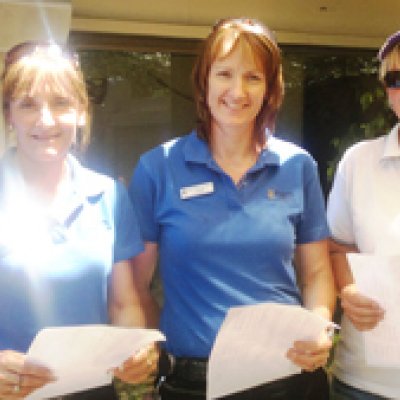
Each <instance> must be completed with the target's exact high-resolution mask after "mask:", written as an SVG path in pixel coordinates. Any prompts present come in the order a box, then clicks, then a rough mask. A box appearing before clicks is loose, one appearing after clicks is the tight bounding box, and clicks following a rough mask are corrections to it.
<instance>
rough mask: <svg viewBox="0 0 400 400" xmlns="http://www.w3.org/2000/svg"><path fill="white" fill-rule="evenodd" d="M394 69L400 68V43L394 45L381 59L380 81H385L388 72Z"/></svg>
mask: <svg viewBox="0 0 400 400" xmlns="http://www.w3.org/2000/svg"><path fill="white" fill-rule="evenodd" d="M393 70H400V43H399V44H397V45H396V46H394V47H393V49H392V50H390V51H389V53H388V54H387V55H386V56H385V57H384V58H383V60H382V61H381V64H380V66H379V79H380V81H381V82H383V78H384V77H385V75H386V73H387V72H388V71H393Z"/></svg>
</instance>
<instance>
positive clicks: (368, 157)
mask: <svg viewBox="0 0 400 400" xmlns="http://www.w3.org/2000/svg"><path fill="white" fill-rule="evenodd" d="M378 59H379V61H380V68H379V78H380V80H381V81H382V83H383V85H384V88H385V91H386V96H387V99H388V103H389V106H390V107H391V108H392V110H393V112H394V113H395V114H396V116H397V117H398V118H400V31H399V32H396V33H394V34H393V35H391V36H389V37H388V38H387V40H386V41H385V43H384V44H383V45H382V47H381V49H380V50H379V53H378ZM399 143H400V124H399V123H397V124H396V125H395V126H394V127H393V128H392V130H391V131H390V132H389V133H388V134H387V135H385V136H382V137H379V138H376V139H372V140H366V141H362V142H360V143H357V144H355V145H354V146H352V147H351V148H350V149H348V150H347V151H346V153H345V154H344V156H343V158H342V160H341V161H340V163H339V165H338V168H337V171H336V175H335V179H334V183H333V186H332V190H331V193H330V196H329V201H328V221H329V225H330V228H331V232H332V237H333V241H332V264H333V270H334V275H335V280H336V285H337V289H338V292H339V295H340V298H341V304H342V308H343V311H344V315H343V318H342V329H341V334H340V336H341V340H340V342H339V343H338V346H337V349H336V350H335V361H334V366H333V374H334V379H333V385H332V388H333V399H335V400H378V399H400V379H399V378H400V368H398V367H390V366H387V367H382V366H373V365H368V364H367V363H366V358H365V349H364V345H363V342H364V339H363V332H365V331H369V330H371V329H374V328H375V327H376V326H377V325H378V324H379V322H380V321H381V320H382V319H383V318H385V311H384V310H383V308H382V307H381V305H380V304H378V303H377V302H376V301H374V300H373V299H371V298H369V297H367V296H364V295H361V294H360V293H359V292H358V291H357V288H356V286H355V284H354V280H353V276H352V273H351V270H350V267H349V264H348V262H347V259H346V254H345V253H346V252H360V253H370V254H373V253H377V254H383V255H390V254H399V248H400V185H399V182H400V145H399ZM376 267H377V268H379V265H377V266H376ZM377 285H379V282H377Z"/></svg>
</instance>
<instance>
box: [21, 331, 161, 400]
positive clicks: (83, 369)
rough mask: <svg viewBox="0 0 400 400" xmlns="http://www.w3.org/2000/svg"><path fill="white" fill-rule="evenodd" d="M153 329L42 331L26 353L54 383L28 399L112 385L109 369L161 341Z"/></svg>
mask: <svg viewBox="0 0 400 400" xmlns="http://www.w3.org/2000/svg"><path fill="white" fill-rule="evenodd" d="M164 339H165V338H164V336H163V334H162V333H161V332H159V331H157V330H152V329H141V328H122V327H115V326H108V325H85V326H71V327H55V328H45V329H43V330H41V331H40V332H39V333H38V334H37V335H36V337H35V339H34V340H33V342H32V344H31V346H30V348H29V351H28V353H27V357H28V359H31V360H35V361H37V362H40V363H41V364H43V365H45V366H47V367H48V368H50V369H51V370H52V371H53V373H54V375H55V376H56V377H57V380H56V381H55V382H54V383H50V384H48V385H45V386H44V387H43V388H41V389H38V390H36V391H34V392H33V393H32V394H31V395H30V396H28V397H27V399H30V400H33V399H46V398H49V397H55V396H61V395H64V394H67V393H72V392H77V391H81V390H86V389H90V388H94V387H98V386H104V385H108V384H110V383H111V380H112V375H111V374H110V373H109V372H108V371H109V370H110V369H112V368H115V367H118V366H119V365H120V364H121V363H122V362H123V361H125V360H126V359H127V358H129V357H130V356H131V355H132V354H133V353H135V352H136V351H138V350H140V349H141V348H143V347H145V346H146V345H148V344H150V343H153V342H156V341H162V340H164Z"/></svg>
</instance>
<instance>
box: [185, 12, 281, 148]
mask: <svg viewBox="0 0 400 400" xmlns="http://www.w3.org/2000/svg"><path fill="white" fill-rule="evenodd" d="M243 42H245V43H247V44H248V45H249V47H250V49H251V50H252V51H253V52H254V54H255V55H256V56H257V57H258V58H259V59H260V61H261V62H262V65H263V66H264V72H265V76H266V82H267V83H266V95H265V98H264V102H263V105H262V107H261V110H260V111H259V113H258V115H257V117H256V124H255V135H256V140H257V141H258V142H260V143H264V142H265V129H268V130H269V131H270V132H273V131H274V129H275V122H276V117H277V114H278V111H279V108H280V106H281V104H282V100H283V93H284V82H283V76H282V61H281V52H280V50H279V47H278V45H277V43H276V40H275V38H274V35H273V34H272V32H271V31H270V30H269V29H268V28H267V27H266V26H265V25H264V24H262V23H261V22H259V21H257V20H254V19H249V18H233V19H225V20H221V21H219V22H218V23H217V24H216V25H215V26H214V28H213V30H212V32H211V33H210V35H209V36H208V37H207V38H206V39H205V41H204V43H203V46H202V49H201V52H200V54H199V56H198V58H197V61H196V64H195V66H194V68H193V73H192V80H193V85H194V98H195V103H196V107H197V117H198V121H197V125H198V126H197V128H198V132H197V133H198V135H199V137H201V138H202V139H204V140H206V141H207V142H209V141H210V130H211V113H210V109H209V107H208V104H207V94H208V79H209V72H210V68H211V65H212V63H213V62H214V61H215V60H216V59H217V58H218V57H221V56H222V57H224V56H227V55H228V54H229V53H231V52H232V51H233V50H234V49H235V48H236V46H237V45H238V44H239V43H243ZM222 49H224V50H222Z"/></svg>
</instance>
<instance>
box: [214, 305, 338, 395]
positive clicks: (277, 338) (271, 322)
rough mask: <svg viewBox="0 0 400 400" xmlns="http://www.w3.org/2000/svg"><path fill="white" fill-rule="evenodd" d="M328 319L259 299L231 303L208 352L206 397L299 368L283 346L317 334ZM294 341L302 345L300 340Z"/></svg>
mask: <svg viewBox="0 0 400 400" xmlns="http://www.w3.org/2000/svg"><path fill="white" fill-rule="evenodd" d="M330 325H331V322H329V321H326V320H324V319H322V318H321V317H320V316H318V315H316V314H315V313H312V312H311V311H309V310H306V309H304V308H303V307H300V306H294V305H284V304H275V303H265V304H257V305H251V306H241V307H233V308H231V309H230V310H229V311H228V313H227V316H226V318H225V320H224V322H223V324H222V326H221V329H220V331H219V333H218V336H217V338H216V341H215V344H214V347H213V350H212V352H211V356H210V360H209V365H208V377H207V381H208V386H207V398H208V399H215V398H218V397H221V396H224V395H227V394H230V393H234V392H238V391H241V390H245V389H247V388H250V387H253V386H257V385H260V384H263V383H266V382H270V381H273V380H276V379H279V378H283V377H286V376H289V375H292V374H296V373H299V372H301V369H300V367H298V366H296V365H295V364H293V362H292V361H290V360H289V359H288V358H287V356H286V354H287V352H288V349H290V348H291V347H292V346H293V344H294V343H295V342H296V341H299V340H301V341H309V340H311V341H312V340H318V339H319V338H320V337H321V334H322V332H324V331H326V329H327V327H329V326H330ZM298 346H300V348H301V349H304V347H303V346H304V344H301V343H298Z"/></svg>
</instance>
